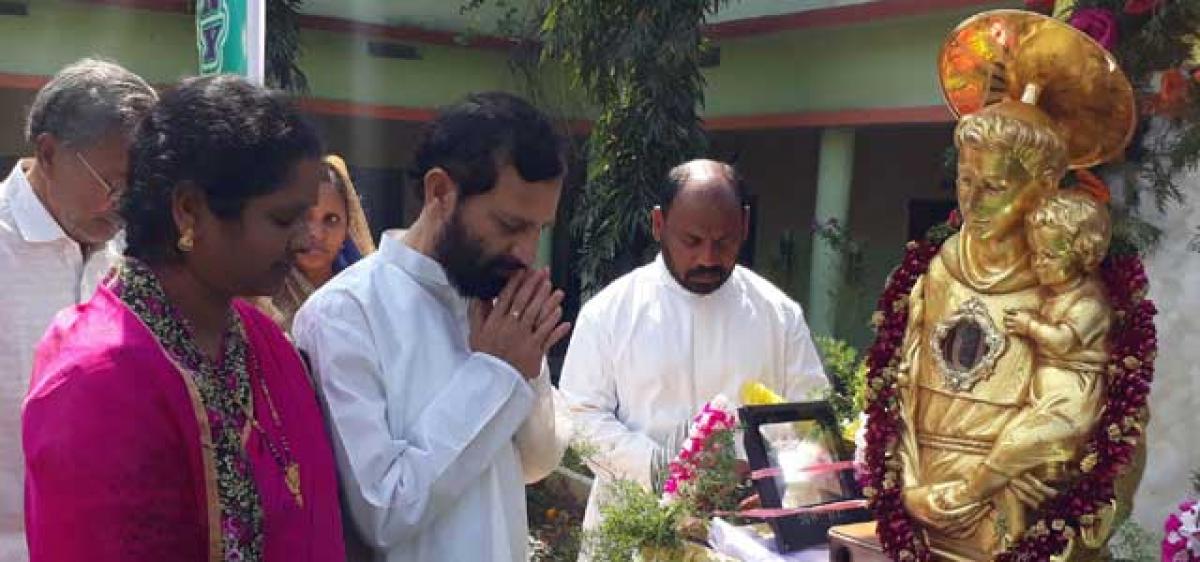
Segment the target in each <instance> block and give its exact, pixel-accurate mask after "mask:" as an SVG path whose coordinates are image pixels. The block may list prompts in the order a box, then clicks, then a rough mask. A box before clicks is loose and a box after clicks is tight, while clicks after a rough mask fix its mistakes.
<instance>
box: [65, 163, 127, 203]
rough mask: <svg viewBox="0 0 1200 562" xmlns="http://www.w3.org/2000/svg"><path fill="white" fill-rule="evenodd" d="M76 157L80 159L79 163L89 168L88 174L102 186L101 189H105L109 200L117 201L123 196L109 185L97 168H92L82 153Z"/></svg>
mask: <svg viewBox="0 0 1200 562" xmlns="http://www.w3.org/2000/svg"><path fill="white" fill-rule="evenodd" d="M75 157H76V158H79V163H80V164H83V167H84V168H87V171H88V173H90V174H92V178H93V179H95V180H96V182H97V183H99V184H100V187H103V188H104V192H105V193H106V194H107V195H108V198H109V199H116V198H117V196H119V195H121V191H120V190H118V189H117V188H115V187H113V186H112V184H110V183H108V180H106V179H104V177H103V176H101V175H100V172H97V171H96V168H93V167H92V164H91V163H90V162H88V161H87V158H84V157H83V153H82V152H76V153H75Z"/></svg>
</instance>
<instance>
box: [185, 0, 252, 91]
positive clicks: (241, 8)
mask: <svg viewBox="0 0 1200 562" xmlns="http://www.w3.org/2000/svg"><path fill="white" fill-rule="evenodd" d="M264 2H265V0H196V47H197V48H198V50H199V52H200V74H201V75H202V76H208V75H210V74H240V75H242V76H245V77H246V78H248V79H250V81H252V82H254V83H256V84H262V82H263V66H264V65H263V58H264V57H263V55H264V52H263V51H264V39H265V23H266V21H265V17H264V16H265V12H266V9H265V5H264Z"/></svg>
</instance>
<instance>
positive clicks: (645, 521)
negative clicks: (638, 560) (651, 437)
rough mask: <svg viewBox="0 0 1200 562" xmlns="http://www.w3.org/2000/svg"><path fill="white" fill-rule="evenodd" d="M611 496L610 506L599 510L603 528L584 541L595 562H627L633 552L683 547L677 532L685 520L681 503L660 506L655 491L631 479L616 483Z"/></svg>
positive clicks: (611, 489) (590, 534) (612, 486)
mask: <svg viewBox="0 0 1200 562" xmlns="http://www.w3.org/2000/svg"><path fill="white" fill-rule="evenodd" d="M609 497H610V499H611V500H610V503H609V504H608V505H606V506H604V507H603V508H601V510H600V512H601V514H602V515H603V516H604V521H603V522H601V523H600V528H599V529H597V531H596V532H593V533H589V534H588V535H587V536H586V538H585V539H584V551H585V552H586V553H587V554H588V555H589V556H590V558H591V559H592V560H595V561H596V562H628V561H629V558H630V554H631V553H633V552H635V551H637V550H640V549H643V548H658V549H664V550H674V549H679V548H682V547H683V539H682V538H681V537H680V535H679V532H678V528H679V525H680V523H681V522H682V521H683V517H684V508H683V505H682V504H681V503H675V504H671V505H667V506H663V505H660V504H659V499H658V496H657V495H655V494H654V492H651V491H649V490H647V489H645V488H644V487H642V486H641V485H639V484H638V483H636V482H632V481H629V480H617V481H615V482H613V483H612V485H611V487H610V488H609Z"/></svg>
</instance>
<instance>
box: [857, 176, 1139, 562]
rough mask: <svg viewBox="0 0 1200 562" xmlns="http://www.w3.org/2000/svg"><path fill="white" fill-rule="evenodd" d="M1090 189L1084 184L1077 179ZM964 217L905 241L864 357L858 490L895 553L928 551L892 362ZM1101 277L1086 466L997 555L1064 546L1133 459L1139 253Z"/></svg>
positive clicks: (1003, 561) (1025, 555)
mask: <svg viewBox="0 0 1200 562" xmlns="http://www.w3.org/2000/svg"><path fill="white" fill-rule="evenodd" d="M1084 189H1087V187H1084ZM960 223H961V221H960V220H959V219H958V215H957V213H953V214H952V216H951V220H950V221H949V222H947V224H946V225H941V226H939V227H935V228H934V229H932V230H931V232H930V234H929V236H928V237H927V239H926V240H924V241H920V242H916V241H913V242H909V243H908V245H907V247H906V250H905V255H904V261H903V262H902V263H901V265H900V267H899V268H898V269H897V270H896V271H895V272H894V273H893V274H892V276H891V278H890V279H889V280H888V283H887V286H886V288H885V289H884V292H883V294H882V295H881V296H880V298H879V302H878V309H877V311H876V312H875V315H874V316H873V317H872V324H873V325H874V326H875V328H876V339H875V343H874V345H872V346H871V350H870V354H869V356H868V358H867V365H868V369H869V371H868V373H867V408H866V412H867V415H868V421H867V430H866V438H867V447H866V453H865V455H864V458H865V465H866V466H865V470H864V475H863V479H862V480H863V481H862V485H863V492H864V494H865V495H866V496H867V498H868V501H869V504H868V505H869V506H870V507H871V508H872V510H873V511H874V512H875V514H876V518H877V520H878V525H877V526H876V533H877V535H878V537H879V540H880V543H881V544H882V546H883V549H884V551H885V552H886V553H887V554H888V555H889V556H890V557H891V559H893V560H902V561H908V560H922V561H923V560H929V559H930V551H929V547H928V545H927V544H925V540H924V537H923V536H922V535H921V534H920V533H919V532H918V530H917V525H916V523H915V522H914V521H913V520H912V518H911V517H910V516H909V515H908V512H907V511H906V510H905V508H904V502H903V499H902V495H901V492H902V488H903V483H902V482H901V467H900V461H899V459H898V458H897V457H896V456H895V455H894V450H895V448H896V446H897V442H898V432H899V424H900V418H899V411H898V410H899V406H900V404H899V402H898V400H897V397H896V393H897V377H898V376H899V374H898V373H897V368H898V366H899V364H900V361H901V358H900V352H901V346H902V343H903V341H904V332H905V328H906V327H907V325H908V298H909V294H910V293H911V292H912V288H913V285H914V284H915V283H916V281H917V279H918V278H919V277H920V276H921V275H924V274H925V272H926V271H928V269H929V264H930V262H932V261H933V258H934V256H936V255H937V253H938V250H939V249H940V247H941V244H942V242H944V241H945V240H946V239H947V238H949V237H950V235H951V234H953V233H954V232H955V231H957V229H958V228H959V226H960V225H961V224H960ZM1100 276H1101V278H1102V279H1103V281H1104V284H1105V287H1106V288H1107V290H1108V294H1109V299H1110V302H1111V305H1112V307H1113V311H1114V313H1115V316H1116V323H1115V325H1114V329H1113V331H1112V332H1111V338H1112V339H1111V342H1112V343H1111V346H1110V356H1109V363H1108V385H1107V389H1106V402H1105V408H1104V412H1103V413H1102V415H1101V418H1100V421H1099V422H1097V425H1096V430H1095V431H1094V432H1093V434H1092V436H1091V438H1090V439H1089V440H1088V443H1087V445H1086V446H1085V450H1086V451H1088V454H1087V455H1085V457H1084V458H1083V460H1082V461H1081V462H1080V467H1079V468H1080V470H1081V471H1082V472H1083V473H1084V474H1086V475H1087V477H1085V478H1080V479H1079V481H1077V482H1075V483H1073V484H1072V485H1071V486H1070V487H1069V488H1068V489H1067V490H1064V491H1063V493H1061V494H1059V495H1058V496H1057V497H1055V498H1054V499H1051V500H1047V501H1046V503H1045V504H1044V505H1043V506H1042V507H1041V510H1040V513H1039V516H1037V517H1035V518H1034V521H1035V523H1034V524H1033V525H1032V526H1030V528H1029V529H1026V530H1025V532H1024V534H1023V536H1022V538H1021V540H1019V541H1018V542H1017V543H1016V544H1015V545H1013V546H1012V547H1011V548H1009V549H1008V550H1006V551H1004V552H1002V553H1000V554H998V555H997V556H996V558H995V560H997V561H1000V562H1013V561H1023V560H1049V559H1050V557H1051V556H1053V555H1056V554H1058V553H1060V552H1062V550H1063V549H1064V548H1065V547H1066V546H1067V543H1068V541H1070V540H1071V538H1072V537H1074V536H1075V535H1076V534H1077V531H1076V529H1078V528H1079V527H1080V526H1084V527H1087V526H1090V525H1092V524H1094V523H1095V522H1096V521H1097V516H1098V513H1099V511H1100V509H1101V508H1103V507H1105V506H1108V505H1109V502H1110V501H1111V500H1112V499H1113V497H1114V495H1115V493H1114V486H1115V483H1116V480H1117V478H1118V477H1119V476H1120V475H1121V474H1122V472H1123V471H1124V470H1125V469H1126V468H1127V467H1128V466H1129V464H1130V462H1131V461H1132V459H1133V455H1134V451H1135V448H1136V445H1137V443H1138V439H1139V438H1140V437H1141V435H1142V431H1143V428H1142V423H1143V420H1145V418H1146V400H1147V397H1148V395H1149V392H1150V381H1151V380H1152V379H1153V376H1154V356H1155V353H1156V351H1157V346H1158V340H1157V338H1156V335H1155V329H1154V314H1155V313H1156V312H1157V311H1156V310H1155V308H1154V304H1153V303H1152V302H1151V301H1150V300H1149V299H1147V298H1145V297H1146V283H1147V280H1146V274H1145V271H1144V270H1143V267H1142V261H1141V259H1140V258H1139V257H1138V256H1137V255H1136V254H1127V255H1123V254H1118V253H1116V252H1110V253H1109V256H1108V258H1107V259H1105V261H1104V263H1103V264H1102V265H1101V269H1100Z"/></svg>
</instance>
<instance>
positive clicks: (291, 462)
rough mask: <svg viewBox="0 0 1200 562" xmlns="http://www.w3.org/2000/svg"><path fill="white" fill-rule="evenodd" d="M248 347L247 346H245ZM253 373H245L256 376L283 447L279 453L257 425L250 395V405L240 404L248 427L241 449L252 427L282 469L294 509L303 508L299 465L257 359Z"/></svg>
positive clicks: (261, 427) (248, 352)
mask: <svg viewBox="0 0 1200 562" xmlns="http://www.w3.org/2000/svg"><path fill="white" fill-rule="evenodd" d="M247 347H249V346H247ZM246 352H247V355H250V349H247V350H246ZM253 361H254V367H255V369H254V372H251V373H247V375H248V376H250V377H254V375H255V373H257V374H258V377H257V378H258V384H259V387H260V388H262V392H263V396H264V397H266V399H267V407H268V408H269V409H270V410H271V419H272V420H274V422H275V429H277V430H279V441H280V445H282V446H283V452H282V453H281V452H280V451H279V449H278V448H276V447H275V443H273V442H271V439H270V438H268V437H267V432H266V430H265V429H263V426H262V425H261V424H259V423H258V420H257V419H255V417H254V395H253V393H251V396H250V403H249V404H242V410H243V411H244V412H245V414H246V420H247V422H248V424H249V425H248V426H246V428H245V429H244V430H243V431H242V448H243V449H245V447H246V443H247V442H248V441H249V439H250V427H253V428H254V429H255V430H256V431H258V434H259V435H261V436H262V440H263V443H266V444H267V449H268V450H269V451H270V452H271V457H272V458H274V459H275V464H277V465H279V468H281V469H283V481H284V483H285V484H287V488H288V492H291V494H292V499H293V500H295V502H296V507H301V508H302V507H304V492H303V490H301V489H300V463H298V462H296V460H295V457H293V456H292V449H291V447H289V446H288V440H287V435H286V434H285V433H284V431H283V420H282V419H281V418H280V417H279V411H278V410H276V409H275V401H274V400H272V399H271V391H270V390H268V389H267V380H266V378H265V377H264V376H263V375H262V372H261V370H260V369H258V359H257V358H254V359H253Z"/></svg>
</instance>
